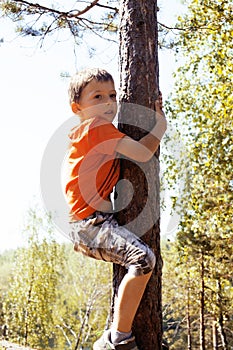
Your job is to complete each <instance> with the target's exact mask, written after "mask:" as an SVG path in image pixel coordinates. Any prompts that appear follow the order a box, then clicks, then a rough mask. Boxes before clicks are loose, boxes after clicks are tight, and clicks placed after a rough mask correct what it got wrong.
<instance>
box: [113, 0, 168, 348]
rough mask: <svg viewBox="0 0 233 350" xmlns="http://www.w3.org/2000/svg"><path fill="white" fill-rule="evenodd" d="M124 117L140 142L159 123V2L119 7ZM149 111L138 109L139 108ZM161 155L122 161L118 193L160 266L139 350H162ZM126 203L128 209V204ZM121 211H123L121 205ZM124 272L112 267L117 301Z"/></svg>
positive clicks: (124, 215) (140, 324) (124, 216)
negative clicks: (156, 115)
mask: <svg viewBox="0 0 233 350" xmlns="http://www.w3.org/2000/svg"><path fill="white" fill-rule="evenodd" d="M119 32H120V102H121V103H122V104H121V108H120V114H119V128H120V130H122V131H123V132H125V133H126V134H128V135H129V136H131V137H132V138H134V139H140V138H141V137H142V136H144V135H145V134H146V133H147V132H148V131H149V130H150V129H151V128H152V127H153V125H154V124H155V119H154V112H153V113H152V111H151V110H149V109H146V108H145V107H147V108H148V107H149V108H154V101H155V99H156V96H158V90H159V89H158V57H157V52H158V49H157V2H156V1H154V0H138V1H134V0H121V2H120V29H119ZM139 105H140V106H145V107H140V106H139ZM158 156H159V152H157V153H156V155H155V156H154V157H153V159H152V160H151V161H150V162H148V163H143V166H142V163H140V164H136V163H135V162H134V163H133V162H130V161H128V160H122V161H121V178H123V179H129V182H130V183H131V185H132V186H133V198H132V200H131V201H130V203H129V204H128V198H130V197H131V193H132V188H131V186H129V185H128V183H125V185H121V186H119V187H120V188H119V189H118V190H117V202H118V204H119V203H120V205H121V206H123V207H124V206H125V205H126V207H125V208H124V209H123V210H121V211H120V212H119V213H118V220H119V223H120V224H122V225H126V226H127V227H128V228H129V229H130V230H131V231H133V232H134V233H136V234H137V235H139V236H140V237H141V238H142V239H143V240H144V241H145V242H146V243H147V244H148V245H149V246H150V247H151V248H152V250H153V251H154V253H155V255H156V266H155V269H154V271H153V275H152V277H151V279H150V281H149V283H148V286H147V288H146V291H145V293H144V296H143V299H142V302H141V304H140V307H139V309H138V312H137V315H136V317H135V321H134V324H133V332H134V334H135V336H136V341H137V343H138V346H139V348H140V350H160V349H161V346H162V345H161V343H162V307H161V270H162V259H161V253H160V228H159V219H160V214H159V161H158ZM127 204H128V205H127ZM118 207H119V206H118ZM124 273H125V271H124V270H123V269H122V268H121V267H119V266H114V281H113V287H114V296H115V295H116V294H117V290H118V286H119V284H120V282H121V279H122V278H123V276H124Z"/></svg>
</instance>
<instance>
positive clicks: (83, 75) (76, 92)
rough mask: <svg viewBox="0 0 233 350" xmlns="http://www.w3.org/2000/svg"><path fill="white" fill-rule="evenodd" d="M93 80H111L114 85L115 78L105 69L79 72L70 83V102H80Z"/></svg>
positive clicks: (90, 69) (88, 69) (89, 69)
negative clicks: (85, 89) (84, 91)
mask: <svg viewBox="0 0 233 350" xmlns="http://www.w3.org/2000/svg"><path fill="white" fill-rule="evenodd" d="M93 79H95V80H97V81H100V82H105V81H109V80H111V81H112V82H113V83H114V80H113V77H112V76H111V74H110V73H108V72H107V71H106V70H104V69H99V68H87V69H84V70H82V71H80V72H77V73H76V74H75V75H74V76H73V77H72V78H71V81H70V86H69V90H68V93H69V100H70V103H72V102H76V103H78V102H79V99H80V96H81V93H82V91H83V89H84V88H85V86H86V85H87V84H88V83H90V82H91V81H92V80H93Z"/></svg>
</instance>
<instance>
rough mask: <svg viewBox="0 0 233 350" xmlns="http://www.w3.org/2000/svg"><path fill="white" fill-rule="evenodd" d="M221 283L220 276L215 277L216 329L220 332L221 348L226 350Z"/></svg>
mask: <svg viewBox="0 0 233 350" xmlns="http://www.w3.org/2000/svg"><path fill="white" fill-rule="evenodd" d="M222 300H223V298H222V285H221V280H220V277H219V278H218V279H217V302H218V307H219V315H218V331H219V334H220V338H221V342H222V348H223V350H228V342H227V337H226V333H225V330H224V324H223V309H222Z"/></svg>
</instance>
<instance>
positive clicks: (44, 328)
mask: <svg viewBox="0 0 233 350" xmlns="http://www.w3.org/2000/svg"><path fill="white" fill-rule="evenodd" d="M25 230H26V232H27V234H28V247H24V248H20V249H19V250H18V252H17V256H16V259H15V263H14V268H13V271H12V277H11V284H10V286H9V288H8V292H7V296H6V298H5V303H4V304H5V305H4V307H5V310H4V314H5V320H6V323H7V325H8V327H9V335H10V338H11V339H12V340H16V341H18V342H20V343H23V344H24V345H30V346H38V347H40V348H48V347H51V345H52V343H53V340H54V339H53V318H54V313H53V304H54V303H55V301H56V297H57V289H56V288H57V285H58V282H59V279H60V276H61V273H62V259H64V257H63V254H64V253H63V251H62V249H61V247H60V246H59V245H58V244H57V243H56V241H55V240H54V238H53V226H52V225H51V219H50V218H49V217H48V216H46V217H44V218H42V217H40V216H39V215H38V213H37V212H36V211H35V210H32V209H31V210H30V211H29V215H28V223H27V227H26V229H25ZM44 232H46V237H45V236H44Z"/></svg>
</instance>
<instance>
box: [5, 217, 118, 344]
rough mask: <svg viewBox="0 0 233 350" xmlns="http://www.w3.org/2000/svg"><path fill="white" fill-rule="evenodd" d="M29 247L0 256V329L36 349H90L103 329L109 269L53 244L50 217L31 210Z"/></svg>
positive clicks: (64, 245)
mask: <svg viewBox="0 0 233 350" xmlns="http://www.w3.org/2000/svg"><path fill="white" fill-rule="evenodd" d="M25 235H26V236H27V240H28V245H27V246H26V247H22V248H18V249H17V251H16V252H7V253H4V254H3V255H2V256H0V261H1V262H2V263H3V264H2V265H1V269H0V278H1V281H4V285H3V286H4V288H3V287H2V290H1V294H2V303H1V304H0V321H1V325H3V324H7V328H8V337H9V339H10V340H11V341H15V342H17V343H20V344H23V345H29V346H31V347H35V348H37V349H48V348H53V349H81V348H83V347H87V348H88V347H89V348H90V349H91V348H92V344H93V342H94V340H95V339H96V337H97V336H99V333H100V332H102V330H103V329H104V327H105V324H106V320H107V318H108V313H109V305H110V299H111V274H112V270H111V265H110V264H106V263H103V262H99V261H95V260H92V259H88V258H86V257H84V256H82V255H81V254H77V253H75V252H74V250H73V247H72V245H71V244H62V245H61V244H58V243H57V242H56V241H55V235H54V228H53V224H52V222H51V218H50V217H49V216H48V215H47V214H44V213H39V211H38V210H30V211H29V215H28V219H27V225H26V228H25Z"/></svg>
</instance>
